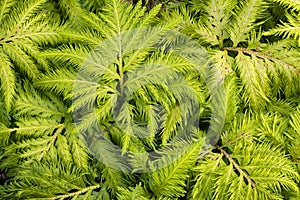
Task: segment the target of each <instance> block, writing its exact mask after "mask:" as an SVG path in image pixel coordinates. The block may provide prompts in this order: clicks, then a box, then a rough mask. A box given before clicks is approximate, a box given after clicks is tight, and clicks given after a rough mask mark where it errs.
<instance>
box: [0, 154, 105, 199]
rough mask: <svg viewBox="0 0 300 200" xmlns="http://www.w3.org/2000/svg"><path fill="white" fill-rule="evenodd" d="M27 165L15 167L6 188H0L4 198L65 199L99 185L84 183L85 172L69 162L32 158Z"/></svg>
mask: <svg viewBox="0 0 300 200" xmlns="http://www.w3.org/2000/svg"><path fill="white" fill-rule="evenodd" d="M54 161H55V160H54ZM31 165H32V166H34V167H28V166H22V167H20V168H19V174H18V175H17V176H16V177H14V179H13V180H11V181H10V182H9V183H8V188H7V190H6V191H5V192H4V191H3V192H0V193H1V194H2V195H3V196H4V198H22V197H23V196H27V197H28V198H30V199H49V200H50V199H52V200H55V199H67V198H70V197H74V198H75V197H77V196H79V195H81V194H85V193H87V192H89V191H90V190H92V191H93V190H95V189H97V188H99V187H100V185H88V184H86V183H85V181H84V179H85V177H84V176H85V172H84V171H82V170H81V169H80V168H76V167H75V166H72V165H70V164H66V163H60V164H59V163H48V162H33V163H32V164H31ZM72 191H74V192H72Z"/></svg>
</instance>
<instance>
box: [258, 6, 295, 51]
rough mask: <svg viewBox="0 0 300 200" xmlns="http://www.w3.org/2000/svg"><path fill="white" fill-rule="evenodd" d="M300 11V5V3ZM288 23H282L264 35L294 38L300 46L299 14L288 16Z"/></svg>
mask: <svg viewBox="0 0 300 200" xmlns="http://www.w3.org/2000/svg"><path fill="white" fill-rule="evenodd" d="M299 9H300V3H299ZM285 16H286V17H287V22H282V23H281V24H279V25H278V26H277V27H275V28H274V29H271V30H270V31H267V32H264V35H279V36H283V37H284V38H289V37H293V38H294V39H295V40H297V41H298V46H300V16H299V14H286V15H285Z"/></svg>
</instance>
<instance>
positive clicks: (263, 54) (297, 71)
mask: <svg viewBox="0 0 300 200" xmlns="http://www.w3.org/2000/svg"><path fill="white" fill-rule="evenodd" d="M223 50H228V51H241V52H243V53H245V54H248V55H255V56H257V57H260V58H264V59H268V60H271V61H273V62H278V63H280V64H282V65H285V66H287V67H288V68H291V69H292V70H293V71H294V72H296V73H297V74H300V70H299V69H296V68H295V67H293V66H292V65H290V64H288V63H287V62H284V61H282V60H279V59H278V58H274V57H272V56H269V55H267V54H265V53H261V52H257V51H253V50H249V49H246V48H242V47H225V48H223Z"/></svg>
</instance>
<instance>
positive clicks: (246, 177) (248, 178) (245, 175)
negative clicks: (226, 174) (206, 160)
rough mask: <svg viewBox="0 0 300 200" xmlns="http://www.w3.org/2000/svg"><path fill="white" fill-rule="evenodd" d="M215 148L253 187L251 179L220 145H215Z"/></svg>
mask: <svg viewBox="0 0 300 200" xmlns="http://www.w3.org/2000/svg"><path fill="white" fill-rule="evenodd" d="M217 149H218V150H220V151H221V153H222V154H223V155H224V156H225V157H226V158H227V159H228V160H229V162H230V163H232V165H233V166H234V168H235V169H236V170H238V172H239V173H240V174H242V175H243V177H244V178H245V179H246V180H247V181H248V183H250V184H251V187H252V188H254V187H255V183H254V182H253V180H252V179H251V178H250V177H249V176H248V175H247V174H246V173H245V172H244V171H243V170H242V169H241V168H240V166H239V165H238V164H237V163H236V162H235V161H234V160H233V159H232V157H231V156H230V155H229V154H228V153H227V152H226V151H224V150H223V149H222V148H221V147H219V146H217Z"/></svg>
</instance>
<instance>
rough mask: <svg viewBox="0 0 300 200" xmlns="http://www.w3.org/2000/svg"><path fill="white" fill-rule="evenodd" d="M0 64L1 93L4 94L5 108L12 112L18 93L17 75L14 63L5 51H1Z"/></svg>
mask: <svg viewBox="0 0 300 200" xmlns="http://www.w3.org/2000/svg"><path fill="white" fill-rule="evenodd" d="M0 65H1V68H0V81H1V93H2V94H3V96H4V98H3V100H4V104H5V108H6V110H7V111H8V112H10V110H11V105H12V102H13V100H14V96H15V93H16V90H15V88H16V80H15V79H16V77H15V72H14V71H13V66H12V63H11V62H10V60H9V57H8V56H7V55H6V54H5V53H4V52H0Z"/></svg>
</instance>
